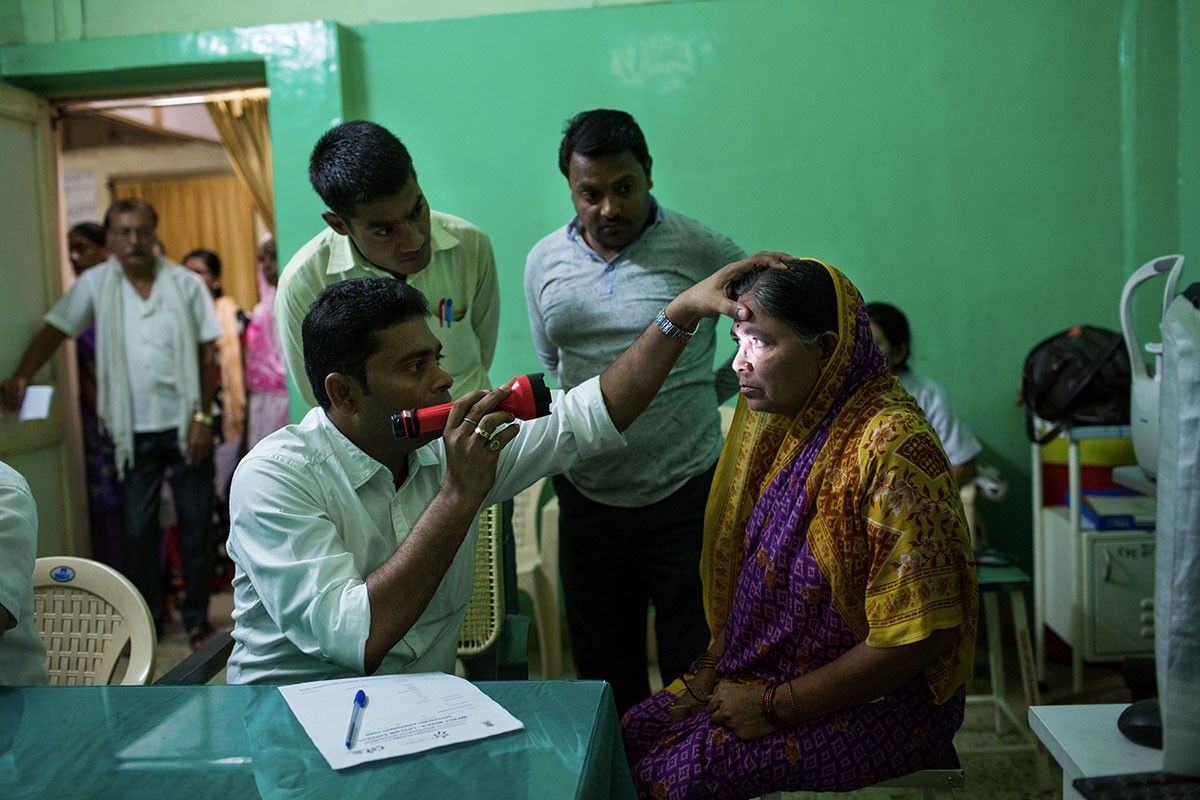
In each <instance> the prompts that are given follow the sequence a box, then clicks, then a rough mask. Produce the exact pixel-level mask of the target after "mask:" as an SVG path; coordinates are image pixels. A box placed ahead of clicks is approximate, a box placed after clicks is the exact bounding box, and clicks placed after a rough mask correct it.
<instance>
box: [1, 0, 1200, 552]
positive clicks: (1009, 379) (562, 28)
mask: <svg viewBox="0 0 1200 800" xmlns="http://www.w3.org/2000/svg"><path fill="white" fill-rule="evenodd" d="M161 5H175V4H167V3H163V4H161ZM180 5H182V4H180ZM1198 16H1200V15H1198V14H1197V12H1196V10H1195V8H1194V7H1190V6H1189V4H1188V3H1186V2H1183V3H1177V2H1173V1H1172V0H1165V1H1164V0H1071V1H1070V2H1067V1H1065V0H1064V1H1063V2H1055V3H1043V2H1039V1H1038V0H1013V1H1012V2H1007V3H1003V4H990V5H984V4H978V3H962V2H956V1H955V0H907V1H906V2H902V3H897V2H886V1H885V0H854V2H832V0H809V1H806V2H797V1H796V0H715V1H714V2H702V3H678V4H664V5H635V6H624V7H610V8H601V9H590V10H561V11H555V12H553V13H525V14H512V15H497V16H488V17H478V18H470V19H453V20H441V21H432V22H414V23H404V24H400V23H396V24H381V25H370V26H354V27H346V28H341V27H338V26H325V27H321V28H320V29H319V31H320V36H318V39H319V40H320V41H321V42H322V43H323V49H322V51H321V55H320V56H319V57H314V56H313V55H312V54H311V53H308V52H307V51H306V50H305V47H304V46H303V45H302V44H297V35H296V33H295V31H294V30H293V27H294V26H288V25H282V26H276V27H274V28H271V29H269V30H268V29H266V28H248V29H232V30H225V31H216V32H210V33H208V34H195V35H174V34H147V35H144V36H139V37H128V38H125V39H107V40H103V39H102V40H95V41H90V42H87V41H79V42H66V43H61V44H31V45H24V46H15V47H6V48H3V49H0V73H2V74H3V76H4V77H5V79H6V80H9V81H11V82H13V83H17V84H18V85H23V86H27V87H30V88H33V89H35V90H37V91H40V92H42V93H50V94H52V93H60V94H61V93H69V92H70V91H72V87H73V86H74V87H76V89H77V88H78V87H81V86H87V87H88V88H94V87H97V86H98V85H99V84H102V83H104V82H106V81H107V82H109V83H111V84H116V85H122V81H129V80H134V79H136V78H138V77H139V76H140V77H141V78H145V77H146V75H145V74H142V71H143V70H144V69H149V67H148V66H147V65H148V64H152V63H158V64H161V65H162V67H161V68H155V69H154V70H152V73H153V74H155V75H161V74H168V75H169V74H171V71H172V70H174V71H175V72H176V73H181V74H182V77H183V78H186V79H188V80H204V79H206V76H208V77H211V76H213V75H215V76H217V77H220V76H221V75H225V76H226V77H228V78H230V79H233V78H236V77H237V75H238V74H239V73H240V72H241V71H243V70H246V69H250V70H253V69H261V70H262V72H263V74H264V75H265V79H266V81H267V83H268V85H270V86H271V88H272V92H273V95H272V97H273V102H272V124H273V134H272V138H273V144H274V146H275V148H276V153H277V154H278V155H277V160H276V181H277V206H278V210H279V219H278V225H279V231H280V243H281V250H282V253H281V255H283V254H284V253H289V252H291V251H293V250H294V249H295V248H296V247H297V246H298V245H299V244H300V243H301V242H303V241H304V240H305V239H306V238H307V237H308V236H311V235H312V234H313V233H315V232H316V231H317V230H318V229H319V226H320V224H321V223H320V220H319V218H318V216H317V212H318V211H319V210H320V207H319V203H318V201H317V199H316V198H315V195H313V193H312V191H311V190H310V189H309V188H308V187H307V186H306V185H305V182H304V176H303V161H304V157H305V155H306V153H307V149H308V148H310V147H311V145H312V143H313V141H315V138H316V135H317V134H319V132H320V130H322V129H323V126H324V125H325V124H327V123H328V122H331V121H333V118H334V117H336V116H337V115H339V114H341V115H342V117H343V118H345V119H351V118H355V117H360V116H361V117H369V118H371V119H374V120H376V121H378V122H381V123H383V124H385V125H387V126H388V127H390V128H392V129H393V130H395V131H396V132H397V133H398V134H399V135H400V136H401V138H402V139H404V140H405V142H406V143H407V144H408V145H409V147H410V149H411V150H412V152H413V155H414V158H415V160H416V164H417V169H418V171H419V173H420V176H421V181H422V186H423V187H424V189H425V190H426V192H427V193H428V195H429V197H430V199H431V202H432V203H433V205H434V207H436V208H440V209H443V210H446V211H450V212H452V213H455V214H459V215H461V216H464V217H466V218H468V219H470V220H472V221H474V222H475V223H477V224H479V225H480V226H481V227H483V228H484V230H486V231H487V232H488V233H489V234H491V236H492V238H493V242H494V245H495V249H496V254H497V260H498V263H499V266H500V272H501V282H502V286H503V303H504V312H503V325H502V331H501V335H502V341H501V347H500V353H499V355H498V356H497V360H496V364H495V366H494V368H493V370H492V378H493V380H504V379H506V378H508V377H511V376H512V375H513V374H517V373H519V372H524V371H529V370H531V369H534V368H536V367H537V362H536V358H535V356H534V353H533V348H532V345H531V343H530V340H529V334H528V330H527V325H526V321H525V308H524V298H523V293H522V287H521V274H522V269H523V264H524V256H525V253H526V252H527V251H528V249H529V247H530V246H531V245H532V244H533V243H534V242H536V241H537V240H538V239H539V238H540V237H541V236H543V235H545V234H546V233H548V232H549V231H550V230H552V229H554V228H555V227H557V226H559V225H561V224H563V223H564V222H565V221H566V220H567V218H568V217H569V214H570V204H569V198H568V193H567V190H566V185H565V181H564V180H563V179H562V177H561V176H560V175H559V173H558V171H557V167H556V164H555V150H556V147H557V143H558V139H559V135H560V131H561V126H562V123H563V120H564V119H565V118H566V117H568V116H569V115H570V114H572V113H574V112H575V111H578V110H581V109H584V108H589V107H596V106H605V105H607V106H616V107H621V108H625V109H627V110H629V111H631V112H632V113H633V114H634V115H635V116H636V117H637V118H638V119H639V121H640V122H641V123H642V125H643V127H644V129H645V131H646V134H647V137H648V139H649V143H650V148H651V152H652V154H653V156H654V159H655V169H654V178H655V193H656V195H657V196H658V198H659V199H660V200H661V201H662V202H663V203H665V204H666V205H668V206H669V207H671V208H674V209H676V210H678V211H681V212H683V213H686V214H689V215H691V216H694V217H696V218H698V219H700V220H702V221H704V222H706V223H707V224H709V225H711V226H713V227H715V228H717V229H719V230H721V231H723V232H725V233H727V234H728V235H730V236H732V237H733V238H734V239H736V240H737V241H738V242H739V243H740V244H742V245H743V246H744V247H746V248H747V249H752V250H753V249H760V248H770V249H782V250H787V251H791V252H794V253H797V254H801V255H813V256H817V257H821V258H824V259H826V260H828V261H830V262H831V263H833V264H836V265H838V266H839V267H841V268H842V269H844V270H845V271H846V272H847V273H848V274H850V275H851V277H852V278H853V279H854V280H855V281H856V282H857V283H858V285H859V286H860V288H861V289H862V291H863V293H864V295H866V297H867V298H868V299H888V300H891V301H893V302H896V303H897V304H898V305H900V306H901V307H902V308H904V309H905V310H906V311H907V312H908V314H909V316H910V318H911V319H912V322H913V326H914V337H915V341H914V349H915V353H916V355H915V359H914V365H915V366H916V367H917V368H918V369H919V370H921V371H922V372H924V373H925V374H927V375H929V376H931V377H934V378H936V379H937V380H939V381H941V382H942V383H943V384H944V385H945V386H946V388H947V390H948V391H949V392H950V394H951V396H952V397H953V398H954V399H955V401H956V403H957V404H958V405H959V407H960V410H961V411H962V412H963V414H964V415H965V416H966V418H967V419H968V420H969V422H970V424H971V426H972V427H973V428H974V429H975V430H976V432H977V434H978V435H979V437H980V438H981V439H982V440H983V442H984V445H985V454H984V457H985V459H986V460H987V461H990V462H992V463H995V464H997V465H998V466H999V467H1000V468H1001V469H1002V470H1003V471H1004V472H1005V473H1006V474H1007V475H1008V477H1009V479H1010V483H1011V486H1012V491H1011V495H1010V498H1009V500H1008V501H1007V502H1006V503H1005V504H1004V505H1003V506H1000V507H985V509H984V510H985V514H986V515H987V518H988V523H989V531H990V534H991V537H992V540H993V543H994V544H996V545H997V546H1000V547H1002V548H1006V549H1010V550H1014V551H1016V552H1018V553H1020V554H1021V556H1022V559H1023V561H1024V562H1025V563H1026V564H1028V563H1029V559H1028V553H1029V544H1028V542H1029V535H1030V534H1029V511H1028V502H1029V492H1028V458H1029V456H1028V446H1027V445H1026V443H1025V440H1024V434H1023V431H1022V417H1021V413H1020V410H1019V409H1018V408H1017V407H1016V405H1015V402H1014V398H1015V390H1016V386H1017V382H1018V380H1019V377H1020V371H1021V364H1022V361H1023V358H1024V355H1025V353H1026V351H1027V350H1028V349H1029V347H1030V346H1031V345H1032V344H1034V343H1035V342H1037V341H1038V340H1039V339H1041V338H1043V337H1044V336H1046V335H1048V334H1050V333H1052V332H1054V331H1056V330H1059V329H1061V328H1064V327H1067V326H1069V325H1071V324H1075V323H1080V322H1091V323H1096V324H1101V325H1106V326H1109V327H1116V326H1117V324H1118V323H1117V302H1118V298H1119V296H1120V291H1121V287H1122V285H1123V283H1124V280H1125V277H1126V276H1127V275H1128V274H1129V273H1131V272H1132V270H1133V269H1134V268H1135V267H1136V266H1137V265H1139V264H1141V263H1142V262H1143V261H1145V260H1147V259H1149V258H1151V257H1153V256H1156V255H1160V254H1162V253H1166V252H1185V253H1187V252H1188V246H1189V245H1195V244H1197V238H1198V236H1200V231H1198V230H1197V224H1196V222H1195V220H1196V214H1195V211H1196V210H1197V208H1198V207H1200V199H1198V198H1200V194H1198V190H1197V188H1196V185H1195V184H1196V179H1195V177H1194V176H1195V175H1196V174H1197V173H1196V170H1195V167H1196V166H1197V164H1198V163H1200V154H1198V152H1197V149H1196V145H1195V144H1194V142H1192V141H1191V140H1189V138H1188V137H1186V136H1185V134H1184V133H1183V132H1184V131H1187V130H1194V129H1195V124H1194V123H1196V122H1197V121H1198V117H1200V112H1198V111H1197V108H1196V105H1197V103H1196V100H1195V97H1196V96H1197V93H1196V89H1197V88H1200V75H1198V74H1197V65H1196V57H1195V55H1194V53H1195V51H1196V48H1195V44H1196V43H1197V41H1198V40H1200V20H1198V19H1197V17H1198ZM270 31H274V33H271V32H270ZM279 39H283V40H285V41H284V43H282V44H281V43H280V41H278V40H279ZM131 42H132V43H136V44H137V45H138V47H137V48H135V49H136V50H138V51H139V52H141V51H150V55H148V56H146V57H145V58H141V57H139V58H137V59H133V57H131V56H130V55H128V51H129V48H128V44H129V43H131ZM206 42H208V44H205V43H206ZM213 42H215V43H216V44H213ZM254 42H257V44H255V43H254ZM288 42H290V44H289V43H288ZM221 47H224V48H225V50H224V51H221ZM218 51H221V52H223V53H224V55H221V54H220V52H218ZM113 61H115V62H116V63H117V64H119V65H128V67H129V68H128V69H127V70H120V71H118V72H119V74H117V75H113V74H107V75H105V74H97V72H98V71H101V70H105V69H107V66H106V65H108V64H110V63H111V62H113ZM131 61H132V62H133V63H130V62H131ZM130 75H133V77H129V76H130ZM313 84H315V85H316V89H315V90H314V88H313ZM1189 90H1190V91H1189ZM314 91H315V92H316V95H317V96H318V98H319V100H320V101H319V102H318V103H317V104H316V105H317V113H314V112H313V109H312V107H311V106H312V105H313V104H312V93H313V92H314ZM1192 138H1194V137H1192ZM1189 170H1190V171H1189ZM1185 211H1186V212H1187V213H1185ZM1191 250H1192V251H1193V252H1195V251H1196V248H1194V247H1192V248H1191ZM1196 274H1197V270H1196V269H1195V267H1194V266H1193V268H1192V269H1190V270H1189V275H1192V276H1195V275H1196ZM1191 279H1192V280H1195V279H1196V278H1195V277H1192V278H1191ZM1150 305H1153V303H1151V304H1150Z"/></svg>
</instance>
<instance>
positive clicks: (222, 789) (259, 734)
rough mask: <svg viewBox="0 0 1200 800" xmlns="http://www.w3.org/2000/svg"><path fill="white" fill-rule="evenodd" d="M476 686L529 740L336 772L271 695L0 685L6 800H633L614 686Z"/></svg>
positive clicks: (218, 689) (509, 739) (513, 736)
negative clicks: (93, 799) (170, 799)
mask: <svg viewBox="0 0 1200 800" xmlns="http://www.w3.org/2000/svg"><path fill="white" fill-rule="evenodd" d="M477 685H478V686H479V688H480V689H481V690H483V692H484V693H485V694H487V695H488V696H489V697H491V698H492V699H493V700H495V701H496V702H498V703H499V704H500V705H502V706H503V707H504V708H506V709H507V710H508V711H509V712H510V713H511V714H513V716H515V717H516V718H517V719H519V720H521V722H522V723H524V725H525V729H524V730H521V731H514V732H512V733H507V734H503V735H500V736H495V737H492V738H489V739H483V740H480V741H476V742H469V743H465V744H460V745H454V746H450V747H445V748H441V749H437V750H431V751H428V752H425V753H420V754H417V755H412V756H404V757H400V758H394V759H389V760H386V761H377V762H371V763H367V764H361V765H358V766H355V767H351V768H348V769H344V770H339V771H336V772H335V771H334V770H332V769H330V767H329V766H328V764H327V763H326V762H325V760H324V758H322V757H321V755H320V753H319V752H318V751H317V749H316V747H315V746H314V745H313V743H312V741H311V740H310V739H309V738H308V735H307V734H306V733H305V732H304V729H303V728H302V727H301V726H300V723H299V722H297V721H296V718H295V717H294V716H293V715H292V712H291V709H290V708H289V707H288V705H287V703H286V701H284V699H283V696H282V695H281V694H280V693H279V691H278V690H277V689H276V688H275V687H269V686H94V687H64V686H50V687H47V686H42V687H0V797H2V798H5V800H25V798H43V797H54V798H60V797H118V798H142V797H147V798H150V797H153V798H159V797H173V798H184V799H185V800H206V799H207V798H214V799H217V800H235V798H255V797H262V798H333V799H334V800H366V799H367V798H376V797H378V798H395V799H396V800H399V799H400V798H404V800H408V799H409V798H414V799H415V798H437V800H451V798H459V797H474V796H484V797H495V798H530V800H543V799H544V798H580V799H581V800H584V799H590V798H596V800H600V799H601V798H633V797H634V791H633V784H632V781H631V779H630V777H629V769H628V766H627V764H626V761H625V754H624V751H623V749H622V746H621V734H620V729H619V726H618V723H617V716H616V708H615V706H614V704H613V699H612V691H611V689H610V688H609V686H608V684H606V683H603V682H600V681H512V682H490V683H489V682H483V683H479V684H477ZM331 724H336V725H344V724H345V721H344V720H337V721H331Z"/></svg>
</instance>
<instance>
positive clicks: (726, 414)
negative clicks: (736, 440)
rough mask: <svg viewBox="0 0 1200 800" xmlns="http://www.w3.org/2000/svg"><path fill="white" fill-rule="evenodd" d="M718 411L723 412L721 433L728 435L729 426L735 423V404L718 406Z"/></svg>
mask: <svg viewBox="0 0 1200 800" xmlns="http://www.w3.org/2000/svg"><path fill="white" fill-rule="evenodd" d="M717 411H718V412H719V413H720V414H721V435H722V436H728V435H729V428H730V427H731V426H732V425H733V412H734V407H733V406H717Z"/></svg>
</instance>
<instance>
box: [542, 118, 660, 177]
mask: <svg viewBox="0 0 1200 800" xmlns="http://www.w3.org/2000/svg"><path fill="white" fill-rule="evenodd" d="M626 150H628V151H629V152H631V153H633V157H634V158H636V159H637V162H638V163H639V164H641V165H642V168H643V169H647V170H648V169H649V168H650V150H649V149H648V148H647V147H646V137H645V136H644V135H642V129H641V128H640V127H639V126H638V124H637V122H636V121H635V120H634V119H633V117H632V116H630V115H629V114H628V113H626V112H624V111H617V110H615V109H611V108H597V109H595V110H594V111H581V112H579V113H578V114H576V115H575V116H573V117H571V118H570V119H569V120H567V126H566V128H564V129H563V139H562V144H560V145H559V146H558V168H559V170H560V171H562V174H563V176H564V177H570V176H569V175H568V174H567V173H568V170H569V168H570V166H571V154H572V153H579V155H581V156H588V157H591V156H609V155H617V154H618V153H624V152H625V151H626Z"/></svg>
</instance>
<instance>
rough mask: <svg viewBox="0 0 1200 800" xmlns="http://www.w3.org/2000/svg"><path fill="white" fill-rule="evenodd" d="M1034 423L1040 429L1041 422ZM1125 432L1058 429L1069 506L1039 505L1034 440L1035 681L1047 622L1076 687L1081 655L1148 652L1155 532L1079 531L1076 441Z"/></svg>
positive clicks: (1042, 674)
mask: <svg viewBox="0 0 1200 800" xmlns="http://www.w3.org/2000/svg"><path fill="white" fill-rule="evenodd" d="M1035 422H1038V421H1036V420H1035ZM1037 427H1040V428H1041V429H1043V430H1044V429H1045V426H1044V425H1041V424H1039V425H1038V426H1037ZM1129 432H1130V429H1129V426H1128V425H1103V426H1101V425H1095V426H1085V427H1073V428H1067V429H1065V430H1064V431H1062V433H1061V434H1060V436H1061V437H1062V438H1065V439H1066V440H1067V480H1068V495H1069V501H1068V506H1067V507H1062V506H1050V507H1044V491H1043V489H1044V487H1043V485H1042V448H1041V446H1040V445H1037V444H1034V445H1032V484H1033V622H1034V656H1035V660H1036V662H1037V677H1038V680H1039V681H1045V679H1046V642H1045V637H1044V635H1043V632H1042V628H1043V626H1045V625H1049V626H1050V627H1051V629H1052V630H1054V631H1055V632H1056V633H1057V634H1058V635H1059V636H1061V637H1062V638H1063V639H1064V640H1065V641H1066V642H1067V643H1069V644H1070V645H1071V688H1072V691H1073V692H1076V693H1078V692H1081V691H1083V662H1084V659H1085V658H1086V659H1088V660H1096V659H1101V660H1102V659H1112V658H1123V657H1126V656H1130V655H1152V654H1153V652H1154V632H1153V625H1154V622H1153V619H1154V607H1153V598H1154V533H1153V532H1152V531H1139V530H1133V531H1085V530H1083V526H1082V524H1081V520H1080V513H1079V509H1080V506H1081V502H1082V495H1083V487H1082V479H1081V474H1082V466H1081V457H1080V443H1081V442H1082V441H1084V440H1087V439H1114V438H1125V437H1128V436H1129ZM1135 553H1136V556H1135ZM1146 620H1148V621H1146ZM1147 631H1148V635H1147Z"/></svg>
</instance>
